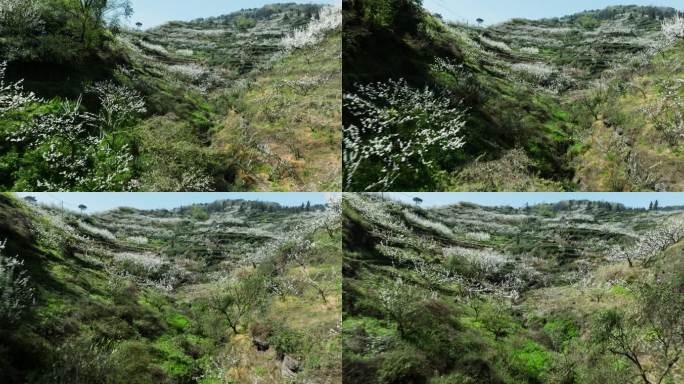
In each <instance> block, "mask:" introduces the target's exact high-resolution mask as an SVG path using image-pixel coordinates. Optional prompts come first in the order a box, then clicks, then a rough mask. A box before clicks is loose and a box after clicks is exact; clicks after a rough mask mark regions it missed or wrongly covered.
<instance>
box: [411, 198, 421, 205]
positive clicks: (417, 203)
mask: <svg viewBox="0 0 684 384" xmlns="http://www.w3.org/2000/svg"><path fill="white" fill-rule="evenodd" d="M413 202H414V203H416V205H420V204H422V203H423V199H421V198H420V197H414V198H413Z"/></svg>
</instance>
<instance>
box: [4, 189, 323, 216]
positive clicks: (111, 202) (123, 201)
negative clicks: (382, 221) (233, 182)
mask: <svg viewBox="0 0 684 384" xmlns="http://www.w3.org/2000/svg"><path fill="white" fill-rule="evenodd" d="M16 195H17V196H19V197H24V196H29V195H30V196H34V197H36V199H38V202H39V203H45V204H55V205H57V206H60V205H61V202H62V201H63V202H64V208H65V209H69V210H72V211H78V205H79V204H84V205H85V206H87V207H88V210H87V212H91V213H92V212H102V211H107V210H110V209H114V208H117V207H131V208H138V209H162V208H166V209H171V208H177V207H180V206H183V205H190V204H195V203H211V202H213V201H216V200H222V199H244V200H258V201H272V202H276V203H279V204H281V205H284V206H295V205H301V204H302V203H306V202H307V201H310V202H311V204H325V202H326V199H325V194H324V193H313V192H248V193H238V192H232V193H231V192H195V193H183V192H166V193H164V192H140V193H125V192H111V193H110V192H102V193H97V192H42V193H38V192H36V193H29V192H20V193H17V194H16Z"/></svg>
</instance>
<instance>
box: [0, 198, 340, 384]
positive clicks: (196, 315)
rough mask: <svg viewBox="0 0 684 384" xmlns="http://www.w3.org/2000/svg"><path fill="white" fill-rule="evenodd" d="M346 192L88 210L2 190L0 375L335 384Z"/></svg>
mask: <svg viewBox="0 0 684 384" xmlns="http://www.w3.org/2000/svg"><path fill="white" fill-rule="evenodd" d="M339 218H340V216H339V201H337V200H335V198H334V197H333V198H332V200H330V202H329V203H328V204H326V205H310V204H306V205H305V204H304V203H303V204H302V206H301V207H299V206H296V207H284V206H280V205H279V204H277V203H269V202H264V201H260V202H259V201H246V200H219V201H216V202H214V203H210V204H195V205H189V206H182V207H179V208H176V209H172V210H166V209H162V210H140V209H133V208H125V207H121V208H117V209H114V210H109V211H106V212H102V213H93V214H88V215H86V214H84V213H82V212H79V213H76V212H73V211H69V210H64V209H62V208H60V207H51V206H46V205H36V204H35V203H32V202H30V201H29V200H26V201H24V200H22V199H18V198H17V197H15V196H14V195H0V234H1V236H2V241H0V244H1V246H0V285H2V287H1V290H0V292H2V299H1V301H0V306H1V307H2V308H1V310H0V314H1V318H0V322H1V323H2V324H1V325H2V326H0V367H1V368H2V369H1V370H0V371H1V373H0V381H2V382H4V383H48V382H49V383H55V384H57V383H65V384H66V383H70V384H78V383H83V384H86V383H89V384H90V383H95V382H97V383H203V384H211V383H245V382H258V383H285V382H311V383H339V382H340V380H341V366H340V353H341V352H340V351H341V347H340V343H341V339H340V331H339V327H340V321H341V320H340V309H339V308H340V302H341V274H340V267H339V266H340V263H341V250H340V228H339Z"/></svg>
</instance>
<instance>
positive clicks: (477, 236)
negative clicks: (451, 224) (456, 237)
mask: <svg viewBox="0 0 684 384" xmlns="http://www.w3.org/2000/svg"><path fill="white" fill-rule="evenodd" d="M491 237H492V236H491V235H490V234H489V233H487V232H467V233H466V234H465V238H466V239H468V240H475V241H489V240H490V239H491Z"/></svg>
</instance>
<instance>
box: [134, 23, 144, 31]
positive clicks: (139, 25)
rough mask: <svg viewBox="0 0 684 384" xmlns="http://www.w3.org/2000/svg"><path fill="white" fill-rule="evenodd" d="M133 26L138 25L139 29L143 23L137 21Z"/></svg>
mask: <svg viewBox="0 0 684 384" xmlns="http://www.w3.org/2000/svg"><path fill="white" fill-rule="evenodd" d="M135 26H136V27H138V29H141V28H142V26H143V23H141V22H139V21H138V22H137V23H135Z"/></svg>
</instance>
